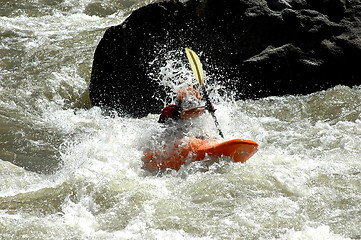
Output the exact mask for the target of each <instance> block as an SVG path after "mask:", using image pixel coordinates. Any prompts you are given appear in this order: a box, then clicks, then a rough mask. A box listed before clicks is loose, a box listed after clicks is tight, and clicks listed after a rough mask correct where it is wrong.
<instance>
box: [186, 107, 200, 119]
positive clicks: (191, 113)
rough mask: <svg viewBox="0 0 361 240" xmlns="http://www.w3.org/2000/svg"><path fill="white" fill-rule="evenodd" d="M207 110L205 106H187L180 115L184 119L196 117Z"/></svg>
mask: <svg viewBox="0 0 361 240" xmlns="http://www.w3.org/2000/svg"><path fill="white" fill-rule="evenodd" d="M205 110H206V109H205V108H204V107H194V108H187V109H183V110H182V112H181V114H180V115H181V118H182V119H190V118H196V117H199V116H200V115H202V114H203V113H204V111H205Z"/></svg>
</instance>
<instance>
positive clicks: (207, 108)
mask: <svg viewBox="0 0 361 240" xmlns="http://www.w3.org/2000/svg"><path fill="white" fill-rule="evenodd" d="M205 108H206V110H207V111H208V112H215V111H216V109H215V108H214V106H213V104H212V103H211V102H207V103H206V107H205Z"/></svg>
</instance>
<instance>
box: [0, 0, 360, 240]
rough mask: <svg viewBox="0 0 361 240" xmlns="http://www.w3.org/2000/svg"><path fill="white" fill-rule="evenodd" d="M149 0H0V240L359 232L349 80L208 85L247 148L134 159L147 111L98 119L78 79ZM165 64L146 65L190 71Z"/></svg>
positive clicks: (355, 120)
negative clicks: (263, 92)
mask: <svg viewBox="0 0 361 240" xmlns="http://www.w3.org/2000/svg"><path fill="white" fill-rule="evenodd" d="M149 2H151V1H141V0H139V1H136V0H128V1H123V0H119V1H111V0H105V1H97V0H82V1H75V0H56V1H50V0H32V1H28V0H17V1H5V0H0V239H360V238H361V236H360V235H361V208H360V203H361V147H360V146H361V106H360V102H361V87H360V86H355V87H353V88H350V87H346V86H342V85H340V86H336V87H334V88H331V89H328V90H325V91H320V92H316V93H313V94H310V95H307V96H284V97H269V98H266V99H260V100H247V101H234V100H232V96H230V97H227V99H224V98H221V97H219V96H217V95H216V94H213V95H212V94H211V97H212V99H213V100H214V102H215V107H216V108H217V111H216V115H217V117H218V121H219V123H220V126H221V128H222V131H223V133H224V135H225V137H226V138H227V139H232V138H245V139H251V140H255V141H257V142H258V143H259V144H260V148H259V151H258V153H256V154H255V155H254V156H253V157H252V158H251V159H249V160H248V161H247V162H246V164H238V163H232V162H229V161H227V160H226V159H224V160H225V161H219V162H218V163H213V164H206V163H204V162H201V163H193V164H190V165H188V166H185V167H182V168H181V169H180V170H179V171H167V172H164V173H149V172H147V171H144V170H142V169H141V160H140V159H141V156H142V149H144V148H145V147H147V144H149V141H151V139H152V138H153V137H154V136H155V135H157V134H159V133H160V132H161V131H162V126H160V125H159V124H158V123H157V119H158V115H156V114H155V115H149V116H147V117H145V118H141V119H133V118H127V117H121V116H119V117H114V118H109V117H105V116H104V115H102V112H101V110H100V109H99V108H96V107H91V105H90V101H89V96H88V93H87V88H88V85H89V79H90V72H91V65H92V60H93V54H94V51H95V48H96V46H97V44H98V42H99V41H100V39H101V37H102V35H103V34H104V31H105V30H106V29H107V28H108V27H109V26H112V25H117V24H120V23H121V22H122V21H123V20H124V19H125V18H126V17H127V16H128V15H129V14H130V13H131V12H132V11H134V10H135V9H137V8H138V7H140V6H143V5H145V4H147V3H149ZM176 65H177V64H176ZM173 66H174V64H172V62H171V61H168V64H167V66H166V67H164V68H162V69H159V70H155V72H157V71H158V72H159V75H160V76H162V77H163V78H164V81H165V83H166V82H167V81H169V76H177V75H182V74H183V75H184V76H185V78H188V81H194V79H192V75H191V73H190V70H184V72H182V69H183V68H184V69H186V68H187V67H188V66H183V67H181V68H177V69H175V68H174V67H173ZM213 87H214V88H217V86H213ZM194 126H195V127H196V128H198V129H202V131H205V132H207V134H209V135H212V134H213V135H216V134H217V131H216V129H215V127H214V123H213V121H212V118H211V117H210V116H209V115H204V116H202V117H201V118H200V119H199V120H197V121H195V122H194Z"/></svg>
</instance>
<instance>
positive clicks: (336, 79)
mask: <svg viewBox="0 0 361 240" xmlns="http://www.w3.org/2000/svg"><path fill="white" fill-rule="evenodd" d="M360 12H361V3H360V1H357V0H322V1H321V0H267V1H266V0H248V1H246V0H204V1H196V0H190V1H165V2H159V3H154V4H150V5H148V6H146V7H143V8H140V9H138V10H136V11H134V12H133V13H132V14H131V15H130V16H129V17H128V18H127V19H126V20H125V21H124V22H123V23H122V24H120V25H118V26H113V27H111V28H109V29H108V30H107V31H106V32H105V34H104V37H103V39H102V40H101V41H100V43H99V45H98V47H97V49H96V51H95V55H94V62H93V69H92V76H91V83H90V88H89V90H90V98H91V101H92V103H93V105H97V106H103V107H107V108H111V109H116V110H118V111H119V112H123V113H125V114H130V115H131V116H136V117H141V116H144V115H146V114H148V113H158V112H160V111H161V108H162V107H163V105H164V103H163V101H164V99H166V92H167V91H168V90H169V89H167V88H166V87H164V86H162V85H161V83H160V80H159V77H158V72H159V69H160V67H162V66H164V65H165V61H166V60H167V59H169V54H170V53H173V54H175V55H174V56H172V58H177V59H181V61H183V62H184V64H187V59H186V56H185V54H184V50H183V49H184V47H189V48H191V49H193V50H194V51H196V52H197V53H199V54H200V57H201V61H202V63H203V67H204V69H206V71H207V75H208V76H210V78H209V81H210V82H209V84H212V83H217V84H220V85H222V86H224V91H233V92H237V94H236V95H235V96H236V98H238V99H240V98H260V97H266V96H270V95H283V94H307V93H311V92H314V91H318V90H322V89H326V88H329V87H332V86H335V85H338V84H344V85H348V86H354V85H360V84H361V80H360V79H361V70H360V67H359V66H358V65H359V63H358V61H357V60H356V59H360V58H361V15H360ZM162 100H163V101H162Z"/></svg>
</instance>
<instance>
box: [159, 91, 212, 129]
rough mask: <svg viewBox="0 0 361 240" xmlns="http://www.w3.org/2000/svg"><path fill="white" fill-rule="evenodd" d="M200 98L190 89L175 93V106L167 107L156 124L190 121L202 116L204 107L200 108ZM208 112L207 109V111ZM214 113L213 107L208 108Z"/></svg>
mask: <svg viewBox="0 0 361 240" xmlns="http://www.w3.org/2000/svg"><path fill="white" fill-rule="evenodd" d="M201 103H202V96H201V95H200V94H199V93H198V92H197V90H195V89H194V88H192V87H187V88H181V89H179V91H178V92H177V95H176V99H175V104H170V105H167V106H166V107H165V108H164V109H163V111H162V113H161V115H160V117H159V120H158V122H160V123H164V122H166V121H167V120H170V119H172V120H180V119H191V118H196V117H199V116H200V115H202V114H203V113H204V112H205V110H206V107H204V106H201ZM207 110H208V109H207ZM210 110H211V111H214V108H213V106H211V107H210Z"/></svg>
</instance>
